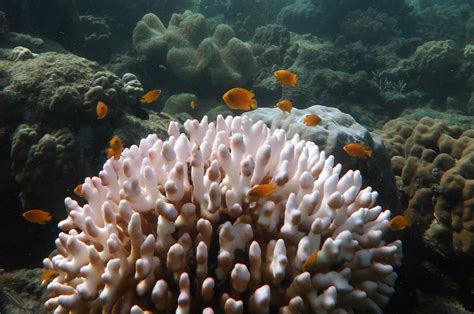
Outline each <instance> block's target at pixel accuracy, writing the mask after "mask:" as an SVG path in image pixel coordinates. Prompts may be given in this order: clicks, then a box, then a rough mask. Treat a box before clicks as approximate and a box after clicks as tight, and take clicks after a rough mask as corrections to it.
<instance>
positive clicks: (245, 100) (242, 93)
mask: <svg viewBox="0 0 474 314" xmlns="http://www.w3.org/2000/svg"><path fill="white" fill-rule="evenodd" d="M274 76H275V79H276V80H277V82H279V83H280V84H282V85H285V86H289V87H296V85H297V82H298V76H297V75H296V74H295V73H292V72H290V71H288V70H277V71H275V72H274ZM160 95H161V90H160V89H153V90H151V91H149V92H147V93H146V94H145V95H143V97H141V99H140V103H141V104H143V105H147V104H151V103H153V102H155V101H156V100H157V99H158V98H159V97H160ZM254 97H255V94H254V93H253V92H252V91H249V90H247V89H245V88H242V87H235V88H232V89H230V90H229V91H227V92H226V93H224V95H223V96H222V99H223V100H224V103H225V104H226V105H227V106H228V107H229V108H231V109H235V110H243V111H248V110H252V109H255V108H257V101H256V100H255V99H254ZM190 107H191V108H192V109H195V108H196V107H197V102H196V101H195V100H192V101H191V103H190ZM276 107H277V108H279V109H280V110H282V111H283V112H286V113H288V114H291V111H292V109H293V103H292V102H291V101H290V100H288V99H282V100H280V101H278V102H277V104H276ZM107 112H108V106H107V104H105V103H104V102H103V101H98V102H97V106H96V114H97V119H98V120H103V119H105V117H106V116H107ZM320 122H321V118H320V117H319V116H318V115H317V114H307V115H305V116H304V119H303V123H304V124H305V125H306V126H308V127H311V126H316V125H318V124H319V123H320ZM123 147H124V146H123V143H122V141H121V139H120V137H119V136H118V135H114V136H113V137H112V139H111V140H110V141H109V147H108V148H107V149H106V153H107V159H110V158H113V159H114V160H118V159H119V158H120V156H121V154H122V151H123ZM342 149H343V150H344V152H346V153H347V155H349V156H350V157H353V158H358V159H361V160H368V159H369V158H371V157H372V149H371V148H370V147H368V146H367V145H364V144H361V143H350V144H347V145H345V146H344V147H343V148H342ZM276 189H277V185H276V184H274V183H268V184H260V185H256V186H254V187H253V188H252V189H250V191H249V192H248V193H247V197H248V198H249V199H250V200H252V199H254V200H255V199H260V198H264V197H268V196H270V195H271V194H272V193H273V192H274V191H275V190H276ZM74 193H75V194H76V195H77V196H79V197H82V184H79V185H78V186H76V187H75V188H74ZM22 216H23V217H24V218H25V219H26V220H27V221H29V222H31V223H36V224H46V223H48V222H49V221H50V220H51V218H52V217H51V214H50V213H49V212H47V211H45V210H42V209H32V210H28V211H26V212H24V213H23V214H22ZM410 224H411V222H410V220H409V219H408V218H406V217H405V216H404V215H398V216H395V217H394V218H392V219H391V220H390V221H389V227H390V229H391V230H393V231H401V230H404V229H405V228H407V227H408V226H409V225H410ZM317 253H318V251H317V250H316V251H314V252H312V253H311V254H310V255H309V257H308V258H307V260H306V261H305V263H304V265H303V269H304V270H305V271H308V272H311V271H312V269H313V266H314V265H315V263H316V260H317ZM55 275H56V274H55V272H54V271H51V270H46V271H45V272H43V273H42V275H41V278H40V279H41V281H44V282H48V281H50V280H51V279H52V278H53V277H54V276H55Z"/></svg>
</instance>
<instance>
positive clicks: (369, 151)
mask: <svg viewBox="0 0 474 314" xmlns="http://www.w3.org/2000/svg"><path fill="white" fill-rule="evenodd" d="M372 153H373V151H372V150H371V149H368V150H367V151H366V154H367V157H368V158H372Z"/></svg>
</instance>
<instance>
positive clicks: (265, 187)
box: [247, 183, 277, 198]
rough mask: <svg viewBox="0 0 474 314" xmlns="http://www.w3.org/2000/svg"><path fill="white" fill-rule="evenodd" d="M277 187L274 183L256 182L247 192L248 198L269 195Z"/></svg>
mask: <svg viewBox="0 0 474 314" xmlns="http://www.w3.org/2000/svg"><path fill="white" fill-rule="evenodd" d="M276 188H277V185H276V184H275V183H267V184H257V185H255V186H254V187H253V188H251V189H250V190H249V191H248V192H247V196H248V197H250V198H261V197H266V196H269V195H271V194H272V193H273V192H274V191H275V190H276Z"/></svg>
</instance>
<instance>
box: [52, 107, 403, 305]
mask: <svg viewBox="0 0 474 314" xmlns="http://www.w3.org/2000/svg"><path fill="white" fill-rule="evenodd" d="M184 128H185V130H186V134H185V133H181V132H180V130H179V126H178V125H177V124H176V123H171V124H170V126H169V130H168V133H169V136H170V137H169V139H168V140H166V141H162V140H160V139H158V137H157V136H156V135H149V136H148V137H147V138H146V139H143V140H142V141H141V142H140V145H139V146H135V145H134V146H131V147H130V148H129V149H125V150H124V152H123V157H121V158H120V159H119V160H113V159H110V160H108V161H107V162H106V163H105V165H104V168H103V170H102V171H101V172H100V174H99V177H93V178H86V180H85V182H84V184H83V186H82V193H83V196H84V198H85V199H86V201H87V202H86V203H85V204H84V205H83V206H80V205H79V204H78V203H77V202H76V201H75V200H72V199H71V198H67V199H66V200H65V203H66V207H67V210H68V212H69V216H68V217H67V219H65V220H63V221H62V222H61V223H60V224H59V227H60V228H61V230H62V231H63V232H61V233H60V234H59V237H58V239H57V240H56V246H57V249H58V254H57V255H56V256H54V257H52V258H51V259H49V258H47V259H45V260H44V265H45V267H47V268H49V269H54V270H56V271H58V273H59V276H57V277H56V278H54V279H53V281H52V282H51V283H49V285H48V290H49V291H50V292H51V297H50V299H49V300H48V301H47V302H46V308H47V309H50V310H53V309H54V310H55V312H56V313H68V312H74V313H85V312H89V311H92V312H94V311H103V312H104V313H108V312H112V311H114V312H115V311H120V312H131V313H144V312H146V311H150V312H156V311H162V310H165V311H166V310H168V311H169V310H172V311H176V313H189V312H191V311H193V312H194V311H196V309H200V311H202V312H203V313H214V311H216V312H220V311H221V310H220V309H221V308H223V309H224V311H225V312H226V313H243V312H244V311H246V312H247V311H250V312H262V313H269V312H270V311H272V312H273V311H274V310H275V309H278V308H279V309H280V310H282V311H283V313H307V312H314V313H347V312H352V311H353V310H355V309H357V310H363V311H369V312H374V313H379V312H381V311H382V310H381V309H382V308H383V306H384V305H385V304H386V303H387V302H388V300H389V298H390V296H391V295H392V293H393V291H394V288H393V287H394V284H395V280H396V278H397V275H396V273H395V272H394V266H395V265H397V264H398V263H399V262H400V258H401V243H400V241H395V242H393V243H389V244H386V243H385V242H384V240H383V238H382V237H383V233H384V231H385V230H386V229H387V226H388V219H389V217H390V211H389V210H382V208H381V207H379V206H374V203H375V201H376V198H377V193H376V192H374V191H372V189H371V188H370V187H367V188H364V189H362V178H361V175H360V173H359V171H348V172H347V173H346V174H344V175H343V176H342V177H341V178H340V172H341V165H334V158H333V157H332V156H326V155H325V153H324V152H320V151H319V149H318V147H317V146H316V145H315V144H314V143H312V142H305V141H302V140H300V139H299V137H298V136H295V137H294V138H292V139H291V140H288V139H286V137H285V133H284V132H283V131H281V130H276V131H275V132H273V133H272V132H271V131H270V130H269V129H268V128H267V127H266V126H265V125H264V124H263V123H262V122H256V123H253V122H252V120H250V119H249V118H247V117H234V118H233V117H227V118H225V119H224V118H223V117H222V116H219V117H218V119H217V121H216V122H215V123H208V120H207V117H204V119H203V120H202V121H197V120H188V121H187V122H186V123H185V124H184ZM266 183H275V184H276V186H277V187H276V190H275V191H274V192H273V193H271V194H270V195H269V196H266V197H260V198H256V199H255V198H249V195H248V192H249V190H250V189H252V188H253V187H254V186H256V185H261V184H266ZM314 251H317V258H316V260H315V262H313V263H312V264H311V265H310V266H311V267H308V268H307V269H306V268H304V267H303V265H304V263H305V261H306V260H307V258H308V257H309V256H310V255H311V253H312V252H314ZM191 309H192V310H191Z"/></svg>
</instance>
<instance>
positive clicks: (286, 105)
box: [276, 99, 293, 113]
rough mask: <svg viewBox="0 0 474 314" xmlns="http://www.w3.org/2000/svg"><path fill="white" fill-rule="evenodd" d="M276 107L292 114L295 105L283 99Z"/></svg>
mask: <svg viewBox="0 0 474 314" xmlns="http://www.w3.org/2000/svg"><path fill="white" fill-rule="evenodd" d="M276 106H277V107H278V108H280V109H281V110H283V111H285V112H288V113H291V109H293V103H292V102H291V101H289V100H286V99H283V100H280V101H279V102H277V104H276Z"/></svg>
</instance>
